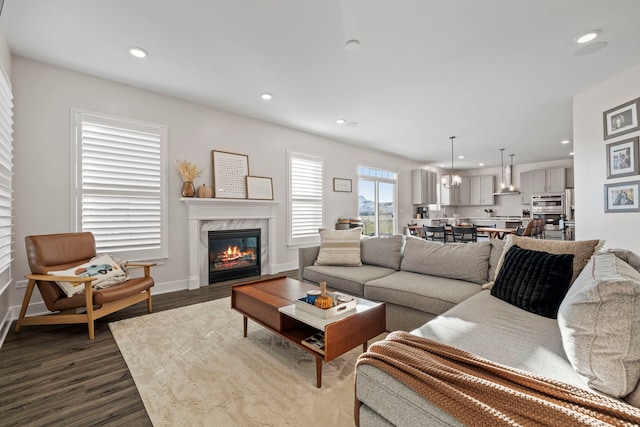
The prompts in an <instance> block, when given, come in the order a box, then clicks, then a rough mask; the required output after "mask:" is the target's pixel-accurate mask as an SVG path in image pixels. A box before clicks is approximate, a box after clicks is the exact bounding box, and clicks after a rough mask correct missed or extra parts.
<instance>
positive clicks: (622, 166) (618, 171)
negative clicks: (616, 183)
mask: <svg viewBox="0 0 640 427" xmlns="http://www.w3.org/2000/svg"><path fill="white" fill-rule="evenodd" d="M639 139H640V138H639V137H637V136H636V137H635V138H631V139H627V140H624V141H620V142H613V143H611V144H607V178H618V177H622V176H630V175H638V174H640V170H639V169H638V140H639Z"/></svg>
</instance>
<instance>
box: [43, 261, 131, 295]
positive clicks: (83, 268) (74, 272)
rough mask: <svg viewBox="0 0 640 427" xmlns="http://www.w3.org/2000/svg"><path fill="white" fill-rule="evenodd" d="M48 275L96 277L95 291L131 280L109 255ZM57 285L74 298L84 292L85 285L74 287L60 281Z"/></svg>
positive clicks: (94, 282) (50, 272)
mask: <svg viewBox="0 0 640 427" xmlns="http://www.w3.org/2000/svg"><path fill="white" fill-rule="evenodd" d="M47 274H50V275H52V276H67V277H70V276H71V277H73V276H75V277H87V276H91V277H93V276H95V277H96V280H94V281H93V284H92V286H93V288H94V289H105V288H109V287H111V286H115V285H117V284H120V283H122V282H124V281H126V280H127V279H128V278H129V277H128V275H127V273H126V271H125V270H124V269H123V268H122V267H121V266H120V264H119V263H118V262H116V261H114V260H113V258H111V257H110V256H109V255H100V256H97V257H95V258H93V259H91V261H89V262H86V263H84V264H80V265H78V266H75V267H72V268H69V269H66V270H57V271H49V272H48V273H47ZM56 283H57V284H58V286H60V288H61V289H62V290H63V291H64V293H65V294H66V295H67V297H72V296H74V295H75V294H78V293H81V292H84V286H83V285H78V286H73V284H71V283H69V282H63V281H58V282H56Z"/></svg>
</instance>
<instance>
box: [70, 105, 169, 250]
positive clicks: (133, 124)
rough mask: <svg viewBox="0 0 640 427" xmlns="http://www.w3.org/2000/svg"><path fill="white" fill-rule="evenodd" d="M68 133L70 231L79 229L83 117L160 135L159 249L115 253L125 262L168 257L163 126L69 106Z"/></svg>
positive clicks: (165, 130) (166, 142)
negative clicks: (154, 131) (69, 136)
mask: <svg viewBox="0 0 640 427" xmlns="http://www.w3.org/2000/svg"><path fill="white" fill-rule="evenodd" d="M70 113H71V114H70V134H71V150H70V155H71V167H72V175H71V185H70V189H71V197H70V203H71V209H70V211H71V215H70V221H71V223H70V229H71V230H72V231H76V232H77V231H83V230H82V213H81V209H82V204H81V202H82V192H81V188H80V184H81V182H82V168H81V167H80V165H81V159H80V156H81V153H82V150H80V149H79V146H80V144H82V123H83V117H95V118H96V119H97V120H99V121H101V122H102V123H103V124H106V123H109V122H111V123H113V124H114V125H115V124H117V125H120V126H123V125H124V126H129V128H130V129H132V130H142V129H145V128H146V129H149V128H153V129H154V130H156V131H157V132H158V134H159V135H160V156H161V160H160V248H159V249H158V250H157V253H156V254H154V255H149V254H148V253H144V252H143V251H142V250H132V251H119V252H117V256H119V257H122V258H125V259H127V260H129V261H160V262H161V261H163V260H166V259H167V258H168V257H169V231H168V224H169V221H168V200H169V199H168V188H167V187H168V186H167V179H168V178H167V175H168V173H167V171H168V166H167V165H168V161H167V146H168V139H167V138H168V128H167V126H166V125H162V124H158V123H152V122H146V121H142V120H136V119H130V118H126V117H120V116H115V115H111V114H103V113H96V112H93V111H89V110H84V109H79V108H71V111H70Z"/></svg>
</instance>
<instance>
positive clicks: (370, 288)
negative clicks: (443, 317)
mask: <svg viewBox="0 0 640 427" xmlns="http://www.w3.org/2000/svg"><path fill="white" fill-rule="evenodd" d="M481 289H482V288H481V287H480V286H478V285H477V284H475V283H469V282H464V281H461V280H455V279H448V278H445V277H437V276H427V275H423V274H417V273H410V272H407V271H398V272H395V273H393V274H390V275H388V276H385V277H383V278H381V279H377V280H371V281H368V282H367V284H366V286H365V288H364V297H365V298H367V299H372V300H376V301H384V302H388V303H392V304H397V305H402V306H404V307H411V308H414V309H416V310H421V311H424V312H427V313H431V314H442V313H444V312H445V311H447V310H449V309H450V308H451V307H453V306H454V305H456V304H458V303H459V302H461V301H464V300H465V299H467V298H469V297H470V296H472V295H474V294H476V293H478V292H480V291H481Z"/></svg>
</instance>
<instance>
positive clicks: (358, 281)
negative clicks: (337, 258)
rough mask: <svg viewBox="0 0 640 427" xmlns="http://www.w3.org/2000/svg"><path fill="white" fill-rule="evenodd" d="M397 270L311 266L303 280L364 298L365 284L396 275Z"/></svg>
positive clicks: (305, 271)
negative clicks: (323, 284) (325, 284)
mask: <svg viewBox="0 0 640 427" xmlns="http://www.w3.org/2000/svg"><path fill="white" fill-rule="evenodd" d="M395 271H396V270H394V269H391V268H386V267H378V266H376V265H363V266H361V267H356V268H354V267H346V266H324V265H311V266H308V267H306V268H305V269H304V275H303V280H305V281H309V282H313V283H320V282H323V281H324V282H327V287H328V288H329V289H335V290H339V291H342V292H345V293H348V294H351V295H355V296H364V284H365V283H366V282H368V281H370V280H375V279H379V278H381V277H384V276H388V275H389V274H391V273H394V272H395Z"/></svg>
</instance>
